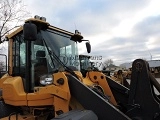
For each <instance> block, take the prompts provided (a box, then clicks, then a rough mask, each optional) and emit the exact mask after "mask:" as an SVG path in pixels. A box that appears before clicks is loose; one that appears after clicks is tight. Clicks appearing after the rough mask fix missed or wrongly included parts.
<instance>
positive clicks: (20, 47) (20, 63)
mask: <svg viewBox="0 0 160 120" xmlns="http://www.w3.org/2000/svg"><path fill="white" fill-rule="evenodd" d="M12 51H13V75H20V76H22V77H23V76H24V74H25V72H24V69H25V56H26V55H25V54H26V53H25V43H24V40H23V37H22V35H21V34H19V35H17V36H15V37H14V38H13V48H12Z"/></svg>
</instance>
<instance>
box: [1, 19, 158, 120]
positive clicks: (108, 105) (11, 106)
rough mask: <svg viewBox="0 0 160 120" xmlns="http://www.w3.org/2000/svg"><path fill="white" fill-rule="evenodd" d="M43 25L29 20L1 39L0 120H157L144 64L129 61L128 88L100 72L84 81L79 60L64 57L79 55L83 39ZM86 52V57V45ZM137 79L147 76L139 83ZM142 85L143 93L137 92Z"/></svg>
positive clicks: (149, 78) (153, 98)
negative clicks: (4, 48) (4, 52)
mask: <svg viewBox="0 0 160 120" xmlns="http://www.w3.org/2000/svg"><path fill="white" fill-rule="evenodd" d="M45 20H46V19H45V18H44V17H39V16H35V18H30V19H28V20H26V21H25V23H24V25H23V26H21V27H20V28H18V29H17V30H15V31H14V32H12V33H11V34H9V35H7V36H6V38H7V40H8V72H7V73H6V74H5V75H3V76H2V77H1V78H0V120H8V119H9V120H130V119H145V120H150V119H151V118H154V119H157V120H158V119H159V118H160V115H159V113H160V110H159V101H158V100H159V98H158V97H157V95H156V94H154V96H153V94H152V93H153V91H151V90H150V88H151V87H150V86H151V84H150V82H148V81H152V84H153V85H155V87H156V89H157V90H160V89H159V84H157V83H156V81H155V79H154V78H152V77H151V76H150V75H149V72H148V69H147V67H146V65H147V63H145V62H144V61H141V60H137V61H135V62H134V64H135V65H133V66H135V69H134V67H133V70H134V71H135V72H132V80H131V81H133V82H131V88H130V89H128V88H125V87H124V86H122V85H120V84H118V83H116V82H114V81H113V80H111V79H110V78H109V77H107V76H106V75H104V74H103V73H102V72H100V71H93V70H90V71H87V73H86V76H85V77H84V76H82V73H81V72H80V64H78V63H79V59H70V58H71V57H72V56H74V57H75V56H79V55H78V49H77V44H78V43H80V42H82V41H86V40H83V36H81V34H80V33H79V32H78V31H77V30H76V31H75V33H71V32H68V31H66V30H63V29H60V28H57V27H54V26H52V25H50V24H49V23H48V22H46V21H45ZM86 48H87V51H88V53H89V52H90V51H91V46H90V44H89V42H86ZM139 63H140V64H142V66H143V67H142V68H139V66H138V65H137V64H139ZM137 69H140V70H139V71H138V72H137ZM137 76H138V77H137ZM139 76H140V77H139ZM143 76H148V77H145V81H144V80H143ZM139 78H140V79H139ZM139 81H141V82H139ZM142 81H143V82H144V83H146V86H145V89H142V88H141V87H140V86H141V85H142V83H143V82H142ZM141 90H142V91H143V92H144V91H145V90H147V92H146V93H147V94H144V95H145V96H144V95H143V94H142V92H141ZM145 97H146V99H142V98H145ZM143 100H144V102H142V101H143ZM147 102H148V105H147ZM152 105H153V107H152V108H151V106H152Z"/></svg>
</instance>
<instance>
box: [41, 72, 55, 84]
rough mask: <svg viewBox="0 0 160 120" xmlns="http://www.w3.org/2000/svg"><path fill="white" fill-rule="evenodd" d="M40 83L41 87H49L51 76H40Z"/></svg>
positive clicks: (51, 81) (51, 80)
mask: <svg viewBox="0 0 160 120" xmlns="http://www.w3.org/2000/svg"><path fill="white" fill-rule="evenodd" d="M40 83H41V84H42V85H50V84H52V83H53V76H52V75H51V74H46V75H42V76H41V77H40Z"/></svg>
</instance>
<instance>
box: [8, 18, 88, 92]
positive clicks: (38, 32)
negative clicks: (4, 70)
mask: <svg viewBox="0 0 160 120" xmlns="http://www.w3.org/2000/svg"><path fill="white" fill-rule="evenodd" d="M17 31H18V32H17V33H15V34H14V35H12V36H11V37H10V38H9V40H10V42H13V44H12V45H11V46H9V47H10V51H9V52H10V55H11V56H10V57H9V59H12V63H9V68H10V69H9V73H10V74H12V75H13V76H21V77H22V78H23V79H25V80H24V81H27V82H24V84H28V86H26V88H29V89H30V90H27V91H33V88H34V86H39V85H40V82H39V81H40V79H41V77H43V76H44V75H48V76H52V74H53V73H54V72H55V71H58V70H59V69H60V68H62V67H63V68H64V69H65V67H69V68H71V69H73V70H80V65H79V64H77V63H79V61H78V60H79V59H70V58H71V57H78V47H77V42H82V41H83V40H82V38H83V37H82V36H81V35H80V34H79V32H77V31H76V33H75V34H74V33H70V32H68V31H65V30H62V29H60V28H57V27H54V26H51V25H49V24H48V23H47V22H45V21H43V20H36V19H33V18H32V19H29V20H27V21H26V23H25V24H24V26H23V28H22V27H21V28H20V29H19V30H17ZM19 31H20V32H19ZM86 47H87V51H88V52H90V49H91V47H90V44H89V42H87V43H86ZM12 52H13V54H12ZM11 68H13V69H11ZM26 79H27V80H26ZM29 84H30V85H29ZM47 84H49V83H48V82H44V81H43V82H41V85H47ZM29 86H30V87H29Z"/></svg>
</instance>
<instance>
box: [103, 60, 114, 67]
mask: <svg viewBox="0 0 160 120" xmlns="http://www.w3.org/2000/svg"><path fill="white" fill-rule="evenodd" d="M111 64H113V60H112V59H107V60H105V61H104V67H103V69H105V68H107V67H108V66H109V65H111Z"/></svg>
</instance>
